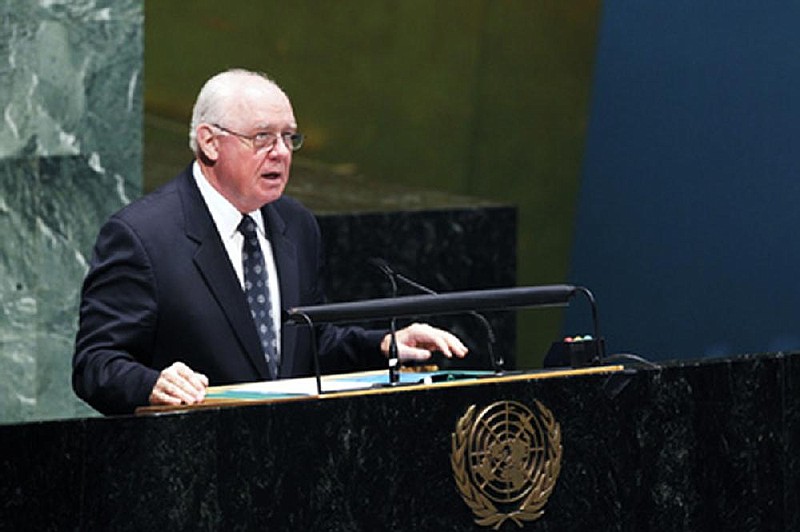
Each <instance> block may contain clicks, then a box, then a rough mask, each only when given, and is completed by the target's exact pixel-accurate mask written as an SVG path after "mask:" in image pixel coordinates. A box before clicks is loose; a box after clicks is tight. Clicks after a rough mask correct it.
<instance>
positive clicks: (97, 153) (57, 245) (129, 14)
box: [0, 0, 144, 423]
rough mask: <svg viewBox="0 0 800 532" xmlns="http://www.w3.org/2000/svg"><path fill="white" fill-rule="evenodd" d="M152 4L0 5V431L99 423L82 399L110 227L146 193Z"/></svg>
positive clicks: (78, 0) (13, 1)
mask: <svg viewBox="0 0 800 532" xmlns="http://www.w3.org/2000/svg"><path fill="white" fill-rule="evenodd" d="M143 23H144V20H143V1H142V0H61V1H59V0H40V1H37V2H33V1H29V0H10V1H8V0H7V1H5V2H3V3H2V4H1V5H0V47H1V48H2V51H1V52H0V110H1V111H2V118H0V120H2V125H0V374H2V375H3V377H2V378H0V423H12V422H18V421H30V420H39V419H53V418H62V417H72V416H84V415H92V414H93V411H92V410H90V409H89V408H88V407H86V406H85V405H84V404H83V403H81V402H80V401H79V400H78V399H77V398H76V397H75V396H74V394H73V393H72V389H71V383H70V372H71V357H72V348H73V339H74V335H75V330H76V328H77V305H78V295H79V292H80V284H81V281H82V278H83V276H84V274H85V273H86V269H87V265H88V261H89V256H90V253H91V247H92V244H93V242H94V238H95V236H96V232H97V229H98V227H99V226H100V224H101V223H102V221H103V220H105V218H106V217H107V216H108V215H109V214H110V213H112V212H113V211H115V210H117V209H119V208H120V207H121V206H122V205H124V204H125V203H127V202H128V201H130V199H131V198H133V197H135V196H138V195H139V194H140V193H141V187H142V170H141V166H142V164H141V156H142V133H141V132H142V118H141V117H142V85H143V79H142V76H143Z"/></svg>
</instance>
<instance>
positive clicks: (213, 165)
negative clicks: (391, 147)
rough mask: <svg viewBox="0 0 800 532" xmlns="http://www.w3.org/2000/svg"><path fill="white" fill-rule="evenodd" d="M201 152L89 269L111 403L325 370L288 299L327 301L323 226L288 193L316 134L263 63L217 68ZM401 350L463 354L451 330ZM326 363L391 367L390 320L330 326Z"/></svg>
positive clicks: (407, 342)
mask: <svg viewBox="0 0 800 532" xmlns="http://www.w3.org/2000/svg"><path fill="white" fill-rule="evenodd" d="M189 136H190V146H191V148H192V150H193V151H194V153H195V161H194V162H193V164H192V165H190V166H189V167H188V168H187V169H186V170H184V171H183V172H182V173H181V174H180V175H178V176H177V177H176V178H175V179H173V180H172V181H170V182H169V183H167V184H166V185H164V186H163V187H161V188H160V189H159V190H157V191H155V192H153V193H152V194H149V195H147V196H145V197H143V198H141V199H139V200H138V201H135V202H133V203H132V204H130V205H128V206H127V207H125V208H124V209H122V210H121V211H120V212H118V213H117V214H115V215H114V216H112V217H111V218H110V219H109V221H108V222H106V224H105V225H104V226H103V227H102V229H101V230H100V234H99V236H98V238H97V242H96V244H95V249H94V254H93V257H92V262H91V266H90V270H89V273H88V274H87V277H86V279H85V281H84V285H83V291H82V300H81V308H80V326H79V330H78V334H77V338H76V342H75V354H74V358H73V388H74V389H75V392H76V393H77V394H78V396H80V397H81V398H82V399H84V400H85V401H86V402H88V403H89V404H90V405H92V406H93V407H94V408H96V409H97V410H99V411H100V412H102V413H105V414H124V413H130V412H132V411H133V410H134V409H135V408H136V407H138V406H142V405H147V404H151V405H176V404H194V403H198V402H201V401H202V400H203V398H204V396H205V390H206V388H207V387H208V386H209V385H222V384H230V383H235V382H247V381H257V380H265V379H271V378H286V377H295V376H302V375H309V374H311V373H313V367H314V366H313V360H312V347H311V344H310V341H311V340H310V338H311V335H310V334H309V331H308V330H307V328H305V327H304V326H296V325H291V324H285V325H283V324H281V322H280V309H286V308H293V307H297V306H304V305H313V304H319V303H323V302H324V292H323V287H322V285H321V279H322V275H321V274H322V265H323V259H322V257H321V249H322V246H321V242H320V233H319V227H318V225H317V222H316V219H315V218H314V216H313V215H312V214H311V213H310V212H309V211H308V210H306V209H305V208H304V207H303V206H302V205H301V204H299V203H298V202H297V201H295V200H293V199H292V198H290V197H288V196H284V195H283V191H284V188H285V187H286V183H287V181H288V179H289V169H290V166H291V162H292V153H293V151H294V150H296V149H298V148H299V147H300V145H301V144H302V140H303V137H302V135H301V134H299V133H298V130H297V122H296V120H295V117H294V112H293V110H292V106H291V103H290V102H289V99H288V97H287V96H286V95H285V94H284V93H283V91H282V90H281V89H280V88H279V87H278V86H277V85H276V84H275V83H274V82H272V81H271V80H269V79H268V78H266V77H265V76H263V75H261V74H256V73H253V72H248V71H244V70H231V71H227V72H223V73H221V74H218V75H216V76H214V77H212V78H211V79H210V80H209V81H207V82H206V84H205V85H204V86H203V88H202V89H201V91H200V94H199V95H198V98H197V101H196V102H195V107H194V111H193V115H192V123H191V128H190V135H189ZM396 338H397V342H398V354H399V356H400V358H401V359H404V358H405V359H425V358H427V357H429V356H430V353H431V351H432V350H436V351H441V352H442V353H443V354H444V355H445V356H448V357H450V356H458V357H463V356H464V355H465V354H466V348H465V347H464V345H463V344H462V343H461V342H460V341H459V340H458V339H457V338H456V337H455V336H453V335H451V334H450V333H448V332H446V331H442V330H440V329H436V328H433V327H430V326H428V325H424V324H414V325H412V326H410V327H407V328H405V329H401V330H400V331H398V332H397V334H396ZM317 343H318V348H319V353H320V361H321V366H322V370H323V371H324V372H340V371H347V370H351V369H358V368H378V367H385V365H386V355H387V352H388V348H389V335H388V334H387V333H386V331H368V330H364V329H362V328H359V327H335V326H331V325H325V326H319V327H318V330H317Z"/></svg>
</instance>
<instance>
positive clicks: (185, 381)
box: [150, 362, 208, 405]
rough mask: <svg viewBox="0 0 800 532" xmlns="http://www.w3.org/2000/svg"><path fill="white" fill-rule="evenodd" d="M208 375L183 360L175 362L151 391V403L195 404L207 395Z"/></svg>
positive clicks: (166, 369) (159, 377)
mask: <svg viewBox="0 0 800 532" xmlns="http://www.w3.org/2000/svg"><path fill="white" fill-rule="evenodd" d="M206 388H208V377H206V376H205V375H203V374H202V373H196V372H194V371H192V370H191V368H189V366H187V365H186V364H184V363H183V362H175V363H174V364H172V365H171V366H169V367H168V368H165V369H164V370H163V371H162V372H161V374H160V375H159V376H158V380H157V381H156V384H155V386H153V391H152V392H150V404H151V405H180V404H187V405H193V404H197V403H201V402H202V401H203V399H204V398H205V396H206Z"/></svg>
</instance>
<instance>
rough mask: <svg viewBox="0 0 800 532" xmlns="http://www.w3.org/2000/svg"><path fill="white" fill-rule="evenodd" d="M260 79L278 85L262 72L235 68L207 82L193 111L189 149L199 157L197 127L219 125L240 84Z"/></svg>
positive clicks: (198, 96)
mask: <svg viewBox="0 0 800 532" xmlns="http://www.w3.org/2000/svg"><path fill="white" fill-rule="evenodd" d="M254 77H255V78H260V79H263V80H265V81H267V82H269V83H270V84H272V85H274V86H275V87H277V88H278V89H279V90H280V87H278V85H277V83H275V82H274V81H273V80H271V79H270V78H269V76H267V75H266V74H263V73H261V72H252V71H250V70H245V69H243V68H234V69H231V70H226V71H225V72H220V73H219V74H216V75H215V76H212V77H211V78H210V79H209V80H208V81H206V82H205V84H204V85H203V88H201V89H200V93H199V94H198V95H197V100H196V101H195V102H194V109H193V110H192V122H191V124H190V125H189V148H191V150H192V153H194V154H195V155H197V150H198V148H197V126H199V125H200V124H218V123H220V122H222V121H223V118H224V117H225V115H226V114H227V112H228V110H227V105H226V103H227V101H228V99H229V98H230V97H231V96H232V95H233V94H234V92H235V91H236V90H237V89H238V88H239V82H240V81H242V80H244V79H247V78H254Z"/></svg>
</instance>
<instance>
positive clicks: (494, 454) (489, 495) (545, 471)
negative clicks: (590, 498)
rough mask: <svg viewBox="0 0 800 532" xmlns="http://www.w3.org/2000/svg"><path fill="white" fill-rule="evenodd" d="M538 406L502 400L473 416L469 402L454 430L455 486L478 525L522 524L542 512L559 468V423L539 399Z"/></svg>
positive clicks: (473, 407) (473, 408)
mask: <svg viewBox="0 0 800 532" xmlns="http://www.w3.org/2000/svg"><path fill="white" fill-rule="evenodd" d="M535 403H536V411H535V412H534V411H531V409H529V408H528V407H527V406H525V405H523V404H522V403H518V402H516V401H500V402H497V403H493V404H491V405H489V406H488V407H486V408H484V409H483V410H482V411H481V412H480V413H478V414H477V415H476V414H475V411H476V407H475V405H472V406H470V407H469V408H468V409H467V411H466V413H465V414H464V415H463V416H462V417H461V418H460V419H459V420H458V422H457V423H456V430H455V432H453V434H452V454H451V456H450V462H451V465H452V467H453V476H454V478H455V482H456V487H457V488H458V491H459V492H460V493H461V497H462V498H463V499H464V502H466V503H467V505H468V506H469V507H470V509H471V510H472V512H473V513H474V514H475V517H476V519H475V522H476V523H477V524H479V525H482V526H493V527H494V528H495V529H498V528H500V525H502V524H503V523H504V522H505V521H506V520H508V519H511V520H512V521H514V522H515V523H516V524H517V525H519V526H522V525H523V522H525V521H534V520H536V519H538V518H539V517H541V516H542V514H543V513H544V506H545V504H546V503H547V499H548V498H549V497H550V495H551V494H552V492H553V488H554V487H555V483H556V480H557V478H558V474H559V472H560V470H561V427H560V425H559V424H558V423H556V422H555V420H554V418H553V414H552V413H551V412H550V411H549V410H548V409H547V408H545V406H544V405H543V404H542V403H540V402H539V401H535Z"/></svg>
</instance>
